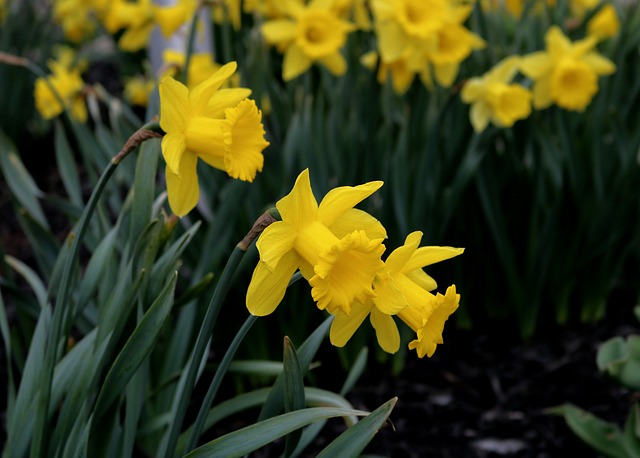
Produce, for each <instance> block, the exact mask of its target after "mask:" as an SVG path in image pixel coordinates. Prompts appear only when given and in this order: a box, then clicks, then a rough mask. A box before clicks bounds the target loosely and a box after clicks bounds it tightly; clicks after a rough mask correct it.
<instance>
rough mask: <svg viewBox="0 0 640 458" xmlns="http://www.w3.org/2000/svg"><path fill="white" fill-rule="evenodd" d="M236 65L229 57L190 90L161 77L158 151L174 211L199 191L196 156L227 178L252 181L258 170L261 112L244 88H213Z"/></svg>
mask: <svg viewBox="0 0 640 458" xmlns="http://www.w3.org/2000/svg"><path fill="white" fill-rule="evenodd" d="M235 70H236V63H235V62H231V63H228V64H226V65H224V66H222V67H221V68H220V70H218V71H217V72H216V73H214V74H213V75H212V76H211V77H209V78H208V79H207V80H205V81H204V82H202V83H200V84H199V85H198V86H196V87H195V88H193V89H192V90H189V89H187V87H186V86H184V85H183V84H182V83H180V82H178V81H176V80H174V79H173V78H170V77H167V78H164V79H163V80H162V82H161V83H160V86H159V91H160V127H161V128H162V130H164V132H165V136H164V138H163V139H162V154H163V156H164V159H165V161H166V163H167V167H166V178H167V193H168V196H169V205H170V206H171V209H172V211H173V212H174V213H175V214H176V215H178V216H184V215H186V214H187V213H188V212H189V211H191V210H192V209H193V207H195V205H196V204H197V202H198V197H199V193H200V191H199V186H198V176H197V173H196V166H197V163H198V158H200V159H202V160H203V161H204V162H206V163H207V164H209V165H211V166H212V167H215V168H217V169H220V170H224V171H226V172H227V173H228V174H229V176H231V177H232V178H238V179H240V180H243V181H253V179H254V178H255V176H256V173H257V172H260V171H262V165H263V161H264V157H263V155H262V150H263V149H264V148H266V147H267V146H268V145H269V143H268V142H267V141H266V140H265V138H264V135H265V132H264V128H263V126H262V122H261V119H262V114H261V112H260V110H258V108H257V107H256V104H255V102H254V101H253V100H250V99H247V97H248V96H249V95H250V93H251V91H250V90H249V89H243V88H236V89H219V88H220V86H221V85H222V84H224V82H225V81H226V80H227V79H228V78H230V77H231V76H232V75H233V73H234V72H235Z"/></svg>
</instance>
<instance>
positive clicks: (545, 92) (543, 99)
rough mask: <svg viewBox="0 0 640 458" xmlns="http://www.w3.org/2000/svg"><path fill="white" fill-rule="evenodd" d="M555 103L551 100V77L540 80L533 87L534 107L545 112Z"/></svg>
mask: <svg viewBox="0 0 640 458" xmlns="http://www.w3.org/2000/svg"><path fill="white" fill-rule="evenodd" d="M551 103H553V100H552V99H551V77H550V76H545V77H543V78H540V79H539V80H538V81H536V82H535V84H534V85H533V107H534V108H535V109H537V110H543V109H545V108H547V107H548V106H549V105H551Z"/></svg>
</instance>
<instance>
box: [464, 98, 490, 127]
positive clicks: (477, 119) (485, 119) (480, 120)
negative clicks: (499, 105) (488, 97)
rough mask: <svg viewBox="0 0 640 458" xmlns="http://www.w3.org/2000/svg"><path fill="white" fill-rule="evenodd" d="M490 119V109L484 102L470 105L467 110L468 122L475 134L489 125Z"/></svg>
mask: <svg viewBox="0 0 640 458" xmlns="http://www.w3.org/2000/svg"><path fill="white" fill-rule="evenodd" d="M490 119H491V108H490V107H489V105H487V104H486V103H485V102H483V101H480V102H476V103H474V104H473V105H471V108H470V109H469V120H470V121H471V125H472V126H473V130H475V131H476V132H482V131H483V130H485V129H486V128H487V126H488V125H489V120H490Z"/></svg>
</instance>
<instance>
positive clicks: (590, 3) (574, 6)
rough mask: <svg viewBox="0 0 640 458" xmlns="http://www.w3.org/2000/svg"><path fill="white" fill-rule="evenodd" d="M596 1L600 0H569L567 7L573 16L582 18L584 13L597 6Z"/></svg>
mask: <svg viewBox="0 0 640 458" xmlns="http://www.w3.org/2000/svg"><path fill="white" fill-rule="evenodd" d="M598 3H600V0H569V9H570V10H571V14H572V15H573V16H574V17H576V18H578V19H582V18H583V17H584V16H585V14H587V13H588V12H589V11H591V10H592V9H594V8H595V7H596V6H598Z"/></svg>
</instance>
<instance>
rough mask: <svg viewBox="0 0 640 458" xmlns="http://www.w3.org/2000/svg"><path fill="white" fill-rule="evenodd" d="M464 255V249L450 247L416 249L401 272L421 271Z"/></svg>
mask: <svg viewBox="0 0 640 458" xmlns="http://www.w3.org/2000/svg"><path fill="white" fill-rule="evenodd" d="M462 253H464V248H454V247H450V246H424V247H421V248H418V249H417V250H416V251H415V252H414V253H413V255H412V256H411V259H410V260H409V261H408V262H407V263H406V264H405V265H404V269H403V272H411V271H412V270H416V269H421V268H423V267H425V266H429V265H431V264H435V263H436V262H440V261H444V260H446V259H451V258H453V257H456V256H459V255H461V254H462Z"/></svg>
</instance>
